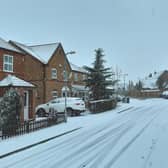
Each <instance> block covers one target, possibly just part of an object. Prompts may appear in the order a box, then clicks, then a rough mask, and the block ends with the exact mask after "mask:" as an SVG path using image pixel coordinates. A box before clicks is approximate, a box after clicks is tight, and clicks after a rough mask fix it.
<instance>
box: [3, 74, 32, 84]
mask: <svg viewBox="0 0 168 168" xmlns="http://www.w3.org/2000/svg"><path fill="white" fill-rule="evenodd" d="M5 86H16V87H34V85H32V84H31V83H29V82H26V81H24V80H22V79H20V78H17V77H16V76H14V75H8V76H7V77H5V78H4V79H3V80H1V81H0V87H5Z"/></svg>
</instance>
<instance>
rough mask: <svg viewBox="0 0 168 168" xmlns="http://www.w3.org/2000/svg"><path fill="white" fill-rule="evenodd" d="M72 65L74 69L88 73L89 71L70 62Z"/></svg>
mask: <svg viewBox="0 0 168 168" xmlns="http://www.w3.org/2000/svg"><path fill="white" fill-rule="evenodd" d="M70 66H71V69H72V70H73V71H77V72H81V73H87V71H86V70H85V69H84V68H82V67H79V66H77V65H75V64H72V63H70Z"/></svg>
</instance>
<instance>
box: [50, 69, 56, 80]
mask: <svg viewBox="0 0 168 168" xmlns="http://www.w3.org/2000/svg"><path fill="white" fill-rule="evenodd" d="M51 78H52V79H57V69H56V68H52V69H51Z"/></svg>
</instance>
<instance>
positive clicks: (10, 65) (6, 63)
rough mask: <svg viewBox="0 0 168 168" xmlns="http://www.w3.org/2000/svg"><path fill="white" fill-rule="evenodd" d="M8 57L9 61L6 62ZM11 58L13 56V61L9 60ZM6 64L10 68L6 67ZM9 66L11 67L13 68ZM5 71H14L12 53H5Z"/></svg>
mask: <svg viewBox="0 0 168 168" xmlns="http://www.w3.org/2000/svg"><path fill="white" fill-rule="evenodd" d="M6 58H7V60H8V61H7V62H5V61H6ZM9 58H11V60H12V61H11V62H9ZM6 65H7V67H8V69H5V67H6ZM9 67H11V69H10V68H9ZM3 71H4V72H13V56H12V55H7V54H5V55H3Z"/></svg>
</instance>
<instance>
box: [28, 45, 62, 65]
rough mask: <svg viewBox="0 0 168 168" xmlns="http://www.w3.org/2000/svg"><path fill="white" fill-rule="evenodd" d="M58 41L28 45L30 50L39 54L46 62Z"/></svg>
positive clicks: (56, 46)
mask: <svg viewBox="0 0 168 168" xmlns="http://www.w3.org/2000/svg"><path fill="white" fill-rule="evenodd" d="M59 44H60V43H51V44H43V45H35V46H29V48H31V50H32V51H33V52H34V53H36V54H37V55H39V56H40V57H41V58H42V59H43V60H44V61H45V62H46V63H48V61H49V60H50V58H51V57H52V55H53V54H54V52H55V51H56V49H57V48H58V46H59Z"/></svg>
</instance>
